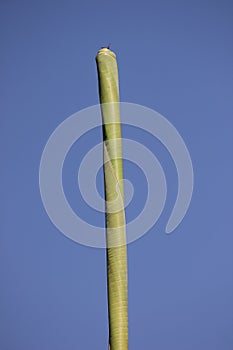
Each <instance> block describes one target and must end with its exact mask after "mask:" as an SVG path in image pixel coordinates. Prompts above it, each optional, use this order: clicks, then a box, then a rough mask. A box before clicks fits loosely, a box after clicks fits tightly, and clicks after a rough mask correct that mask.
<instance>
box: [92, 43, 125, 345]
mask: <svg viewBox="0 0 233 350" xmlns="http://www.w3.org/2000/svg"><path fill="white" fill-rule="evenodd" d="M96 62H97V70H98V78H99V96H100V103H101V112H102V123H103V139H104V146H103V148H104V152H103V153H104V183H105V203H106V204H105V211H106V242H107V276H108V277H107V279H108V314H109V345H110V348H111V350H128V281H127V249H126V233H125V211H124V188H123V181H122V180H123V165H122V144H121V125H120V107H119V104H118V102H119V85H118V70H117V62H116V56H115V54H114V53H113V52H112V51H111V50H109V49H107V48H104V49H101V50H99V51H98V54H97V56H96Z"/></svg>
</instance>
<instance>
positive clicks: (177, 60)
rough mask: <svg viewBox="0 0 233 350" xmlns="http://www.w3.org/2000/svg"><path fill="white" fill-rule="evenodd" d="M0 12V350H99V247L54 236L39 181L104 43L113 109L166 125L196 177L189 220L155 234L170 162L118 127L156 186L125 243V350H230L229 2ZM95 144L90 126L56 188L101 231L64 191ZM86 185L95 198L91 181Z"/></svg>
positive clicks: (9, 5)
mask: <svg viewBox="0 0 233 350" xmlns="http://www.w3.org/2000/svg"><path fill="white" fill-rule="evenodd" d="M0 6H1V10H0V26H1V34H0V35H1V58H0V60H1V74H0V75H1V100H2V101H1V139H0V142H1V148H0V149H1V169H2V170H1V236H0V278H1V288H0V310H1V311H0V348H1V349H2V350H21V349H22V350H41V349H43V350H64V349H66V350H74V349H78V350H79V349H83V350H84V349H87V350H88V349H92V350H93V349H95V350H99V349H107V341H108V328H107V293H106V262H105V251H104V250H101V249H94V248H89V247H85V246H81V245H79V244H77V243H74V242H73V241H71V240H69V239H67V238H66V237H65V236H63V235H62V234H61V233H60V232H59V231H58V230H57V229H56V228H55V227H54V226H53V224H52V223H51V221H50V220H49V218H48V216H47V214H46V212H45V210H44V207H43V204H42V202H41V198H40V191H39V185H38V171H39V163H40V158H41V154H42V151H43V148H44V146H45V144H46V142H47V140H48V138H49V136H50V134H51V133H52V132H53V130H54V129H55V128H56V127H57V126H58V125H59V124H60V123H61V122H62V121H63V120H65V119H66V118H67V117H68V116H70V115H71V114H73V113H75V112H76V111H79V110H81V109H83V108H85V107H89V106H91V105H94V104H97V103H98V89H97V73H96V65H95V55H96V53H97V51H98V49H99V48H100V47H101V46H106V45H108V44H109V43H111V48H112V50H113V51H115V52H116V54H117V57H118V65H119V76H120V92H121V100H122V101H125V102H134V103H137V104H141V105H145V106H147V107H150V108H152V109H155V110H156V111H158V112H159V113H161V114H162V115H164V116H165V117H166V118H167V119H168V120H169V121H170V122H171V123H172V124H173V125H174V126H175V127H176V128H177V130H178V131H179V132H180V134H181V135H182V137H183V139H184V140H185V143H186V145H187V147H188V149H189V152H190V155H191V158H192V162H193V167H194V175H195V188H194V193H193V198H192V202H191V206H190V208H189V211H188V213H187V215H186V217H185V218H184V220H183V221H182V223H181V224H180V226H179V227H178V228H177V229H176V230H175V231H174V232H173V233H172V234H171V235H166V234H165V233H164V232H165V227H166V223H167V220H168V218H169V215H170V213H171V210H172V208H173V206H174V201H175V198H176V193H177V174H176V170H175V166H174V163H173V162H172V159H171V158H170V156H169V154H168V153H167V151H166V149H165V148H164V147H163V146H162V145H161V144H160V143H159V142H158V141H157V140H155V139H153V138H151V137H150V136H148V134H146V133H145V132H142V131H137V130H133V129H132V128H131V129H130V128H128V129H127V128H126V129H124V130H123V134H124V135H125V136H128V137H131V138H133V139H135V140H137V141H139V142H141V143H143V144H144V145H145V146H147V147H149V148H150V149H151V150H152V151H153V153H154V154H156V156H157V157H158V159H159V160H160V163H161V165H162V166H163V169H164V172H165V174H166V178H167V183H168V196H167V201H166V205H165V208H164V211H163V213H162V215H161V217H160V219H159V221H158V222H157V224H156V225H155V226H154V227H153V228H152V229H151V230H150V231H149V232H148V233H147V234H146V235H145V236H143V237H142V238H141V239H139V240H138V241H136V242H134V243H132V244H130V245H129V246H128V258H129V349H134V350H144V349H159V350H209V349H210V350H219V349H221V350H232V348H233V332H232V329H233V259H232V251H233V236H232V207H233V206H232V204H233V203H232V202H233V200H232V198H233V186H232V179H233V162H232V149H233V141H232V129H233V121H232V116H233V115H232V112H233V102H232V92H233V81H232V73H233V72H232V68H233V66H232V62H233V60H232V58H233V41H232V31H233V21H232V20H233V11H232V10H233V6H232V2H231V1H227V0H223V1H215V0H214V1H207V0H204V1H201V0H196V1H194V0H189V1H184V0H182V1H181V0H178V1H171V0H170V1H168V0H163V1H162V0H158V1H152V0H145V1H137V2H135V1H134V2H133V1H123V0H119V1H117V2H113V1H99V2H97V1H93V0H92V1H89V0H87V1H85V2H84V1H83V2H81V1H71V0H67V1H59V0H58V1H53V0H51V1H44V0H42V1H28V0H27V1H13V0H9V1H1V5H0ZM100 140H101V132H100V130H99V129H97V130H95V131H93V133H92V135H91V136H90V137H85V138H83V139H82V140H80V142H81V144H79V145H78V144H75V145H74V147H73V148H72V149H71V151H70V153H69V154H68V157H67V160H66V163H65V168H64V187H65V190H66V194H67V197H68V198H69V200H70V203H71V204H72V206H73V208H74V209H75V210H76V211H77V213H78V212H79V211H81V214H80V215H83V216H85V218H86V219H87V220H88V219H89V220H90V221H91V220H97V221H98V222H99V223H100V224H102V225H103V223H104V215H101V214H98V217H97V213H94V214H93V213H92V212H91V211H90V210H89V209H88V208H86V207H85V206H83V205H78V204H79V199H78V190H77V188H76V175H77V174H76V171H77V167H78V164H79V162H80V159H81V157H82V155H83V154H85V152H84V151H85V150H88V149H89V148H91V147H93V145H95V144H97V143H98V142H100ZM132 174H133V176H134V178H133V179H132V178H131V181H134V182H135V186H136V188H137V187H139V185H142V187H141V188H144V190H145V188H146V186H144V185H145V177H144V176H143V173H142V172H140V170H139V169H138V168H136V167H135V166H134V165H133V164H132V163H130V162H125V176H126V177H128V178H130V177H132V176H131V175H132ZM155 181H156V179H155ZM97 182H98V188H99V191H100V192H101V191H102V192H103V176H102V173H101V172H100V173H99V175H98V178H97ZM143 184H144V185H143ZM143 186H144V187H143ZM144 190H142V191H141V193H140V191H139V190H138V191H139V192H137V191H136V192H135V198H134V199H133V202H132V204H131V206H130V207H129V208H128V213H127V215H128V219H130V218H133V217H135V216H136V215H137V213H138V212H139V211H140V209H141V208H142V207H143V203H144V201H145V196H144ZM76 195H77V197H76ZM69 196H70V197H69ZM76 198H77V199H76ZM80 203H81V202H80ZM95 215H96V217H95Z"/></svg>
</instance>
